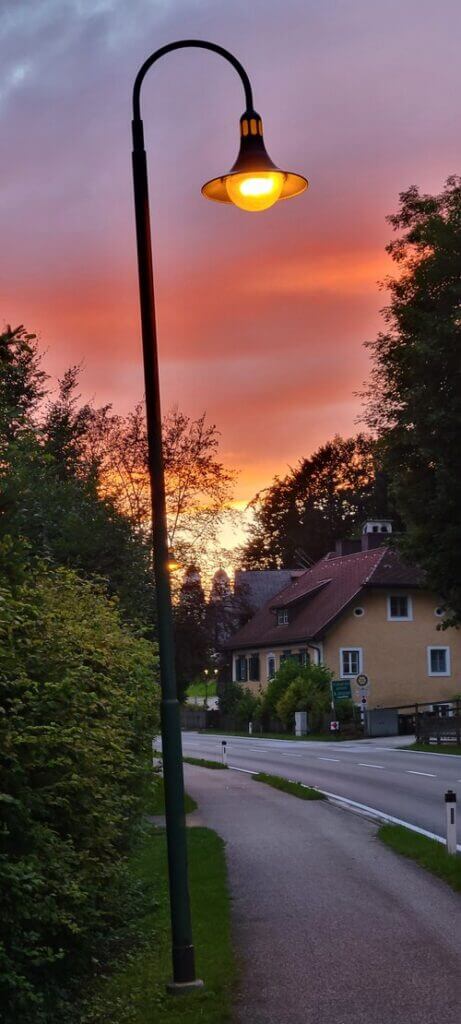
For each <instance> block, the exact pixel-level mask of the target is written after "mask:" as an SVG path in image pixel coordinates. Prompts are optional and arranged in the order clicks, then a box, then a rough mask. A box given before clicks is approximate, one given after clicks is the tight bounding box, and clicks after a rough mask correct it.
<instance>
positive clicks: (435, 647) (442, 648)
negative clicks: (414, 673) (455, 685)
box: [427, 644, 451, 677]
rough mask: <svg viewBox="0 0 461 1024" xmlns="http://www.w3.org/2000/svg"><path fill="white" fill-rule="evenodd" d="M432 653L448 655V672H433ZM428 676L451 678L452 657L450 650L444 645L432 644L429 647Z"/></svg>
mask: <svg viewBox="0 0 461 1024" xmlns="http://www.w3.org/2000/svg"><path fill="white" fill-rule="evenodd" d="M431 651H445V653H446V666H447V667H446V671H445V672H433V671H432V668H431ZM427 674H428V676H440V677H441V676H444V677H446V676H451V656H450V648H449V647H446V646H445V645H443V644H430V646H428V647H427Z"/></svg>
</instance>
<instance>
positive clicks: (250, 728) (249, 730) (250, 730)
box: [248, 722, 253, 736]
mask: <svg viewBox="0 0 461 1024" xmlns="http://www.w3.org/2000/svg"><path fill="white" fill-rule="evenodd" d="M248 735H249V736H252V735H253V722H248Z"/></svg>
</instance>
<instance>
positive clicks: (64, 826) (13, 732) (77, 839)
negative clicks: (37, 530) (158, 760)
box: [0, 565, 157, 1024]
mask: <svg viewBox="0 0 461 1024" xmlns="http://www.w3.org/2000/svg"><path fill="white" fill-rule="evenodd" d="M154 669H155V658H154V652H153V647H152V645H151V644H150V643H148V642H147V641H146V640H144V639H143V638H141V637H139V636H135V635H134V634H133V633H130V632H129V631H128V629H127V628H126V627H124V626H123V625H122V623H121V620H120V617H119V613H118V609H117V606H116V604H115V602H114V601H109V600H108V599H107V597H106V596H105V593H104V591H103V589H102V587H98V586H97V585H94V584H91V583H89V582H84V581H82V580H81V579H79V578H78V577H77V576H76V575H75V573H73V572H72V571H70V570H67V569H52V568H50V567H47V566H46V565H36V566H35V567H32V568H31V569H30V570H29V572H28V575H27V577H26V579H25V581H24V580H23V581H19V582H17V583H16V584H15V585H12V584H8V582H7V581H6V579H5V577H3V582H2V583H0V704H1V715H0V750H1V753H0V790H1V794H2V795H1V797H0V800H1V803H2V810H3V816H2V817H3V828H2V834H1V841H0V913H1V941H0V989H1V991H0V999H1V1002H2V1006H3V1012H4V1014H5V1015H4V1017H3V1021H4V1024H17V1022H18V1021H21V1024H32V1022H33V1024H45V1022H46V1024H54V1022H55V1021H56V1022H57V1021H63V1020H66V1022H67V1021H72V1020H73V1019H74V1017H73V1010H72V1006H73V1004H74V1003H75V1001H76V995H77V993H78V991H79V985H80V986H81V983H82V978H85V977H88V975H89V974H90V973H91V972H94V971H97V970H100V969H103V968H104V966H105V964H106V962H107V960H108V958H109V956H112V955H113V953H114V945H113V943H115V942H116V941H119V942H121V941H122V940H123V941H124V940H125V939H126V927H127V924H126V922H128V926H129V923H130V920H131V919H132V916H133V912H134V913H136V905H137V898H138V895H139V894H137V892H136V891H135V890H133V889H130V885H129V883H128V880H127V879H128V876H127V872H126V867H125V865H126V858H127V854H128V852H129V850H130V847H131V845H132V842H133V838H134V834H135V830H136V826H137V822H138V820H139V817H140V813H141V809H142V801H143V794H144V791H145V788H146V781H147V778H148V775H149V762H150V760H151V750H150V746H151V737H152V735H153V734H154V732H155V731H156V728H157V710H156V704H157V698H156V688H155V686H154V685H153V682H152V680H153V674H154ZM111 943H112V945H111Z"/></svg>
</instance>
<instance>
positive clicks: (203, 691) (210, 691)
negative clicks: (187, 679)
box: [186, 683, 216, 697]
mask: <svg viewBox="0 0 461 1024" xmlns="http://www.w3.org/2000/svg"><path fill="white" fill-rule="evenodd" d="M186 693H187V696H188V697H216V683H208V687H206V686H205V683H191V685H190V686H188V687H187V690H186Z"/></svg>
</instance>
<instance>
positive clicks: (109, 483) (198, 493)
mask: <svg viewBox="0 0 461 1024" xmlns="http://www.w3.org/2000/svg"><path fill="white" fill-rule="evenodd" d="M163 448H164V461H165V475H166V504H167V518H168V539H169V543H170V547H171V548H172V549H173V551H174V554H175V557H176V559H177V560H178V561H179V562H180V563H181V564H182V565H187V564H188V562H191V561H194V562H197V563H199V564H200V566H201V568H202V569H205V570H208V572H209V568H210V563H211V562H213V561H214V560H215V559H216V557H217V552H218V550H219V546H220V539H219V535H220V531H221V528H222V526H223V525H224V523H225V522H226V521H227V519H228V518H229V517H230V516H231V514H232V513H231V512H230V499H231V496H232V485H233V481H234V478H235V474H234V473H233V472H232V471H231V470H228V469H226V467H225V466H224V465H223V464H222V462H221V461H220V460H219V457H218V448H219V431H218V430H217V428H216V426H215V425H214V424H208V423H206V419H205V415H204V414H203V415H202V416H199V417H198V419H196V420H193V419H191V418H190V417H189V416H186V415H184V413H181V412H180V411H179V410H178V409H177V408H173V409H172V410H171V411H170V412H169V413H167V415H166V416H165V418H164V421H163ZM88 453H89V457H90V458H91V459H96V460H97V461H98V463H99V465H100V480H101V486H102V489H103V492H104V493H105V494H107V496H108V497H110V498H111V500H113V501H114V502H115V504H116V506H117V508H119V509H120V510H121V511H123V512H124V513H125V514H127V515H128V516H129V517H130V519H131V521H132V522H133V523H134V525H135V526H136V527H137V528H138V529H140V530H141V531H147V530H149V528H150V496H149V478H148V456H147V437H146V426H145V418H144V411H143V408H142V406H141V405H137V406H136V408H135V409H134V411H133V412H132V413H130V414H129V415H128V416H126V417H123V416H119V415H116V414H114V413H112V411H111V409H110V407H106V408H105V409H102V410H99V412H98V414H97V415H96V416H95V417H94V418H93V422H92V424H91V429H90V430H89V432H88ZM215 564H216V562H215Z"/></svg>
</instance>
